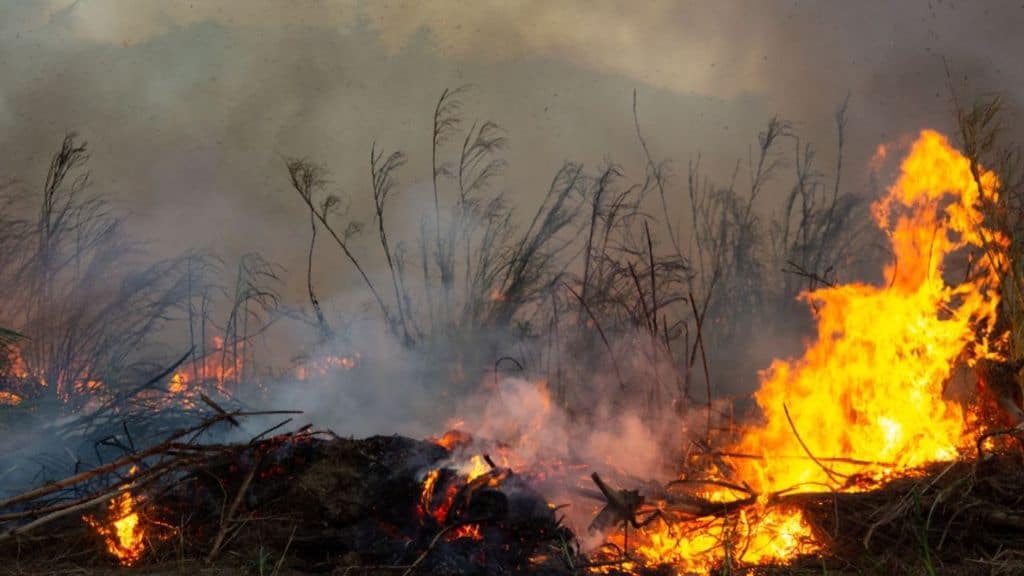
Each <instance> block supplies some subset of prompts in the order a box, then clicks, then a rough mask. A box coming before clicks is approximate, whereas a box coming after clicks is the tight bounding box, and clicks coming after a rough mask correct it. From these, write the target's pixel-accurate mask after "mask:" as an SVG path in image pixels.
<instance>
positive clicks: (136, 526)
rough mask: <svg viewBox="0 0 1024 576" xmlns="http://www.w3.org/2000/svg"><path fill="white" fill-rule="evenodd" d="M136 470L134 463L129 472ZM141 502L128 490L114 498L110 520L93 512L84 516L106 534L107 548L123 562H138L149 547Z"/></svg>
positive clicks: (103, 534)
mask: <svg viewBox="0 0 1024 576" xmlns="http://www.w3.org/2000/svg"><path fill="white" fill-rule="evenodd" d="M135 472H136V468H135V467H134V466H133V467H132V469H131V470H130V471H129V472H128V474H129V475H133V474H135ZM137 505H138V502H137V501H136V498H135V497H134V496H133V495H132V493H131V492H130V491H125V492H122V493H121V494H120V495H119V496H117V497H116V498H113V499H112V500H111V501H110V506H109V508H108V516H109V517H108V519H107V521H106V523H104V522H102V521H99V520H96V519H95V518H93V517H91V516H83V517H82V520H84V521H85V522H86V523H87V524H88V525H89V526H91V527H92V528H93V529H94V530H96V532H97V533H98V534H99V535H100V536H102V537H103V540H104V541H105V542H106V545H107V551H108V552H110V554H111V555H112V556H114V557H115V558H117V561H118V562H119V563H120V564H121V565H122V566H131V565H132V564H135V562H137V561H138V560H139V559H140V558H142V553H143V552H144V551H145V549H146V546H145V536H146V532H145V529H144V528H143V526H142V524H141V522H140V518H139V513H138V511H137V510H136V506H137Z"/></svg>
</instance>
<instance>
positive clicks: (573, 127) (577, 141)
mask: <svg viewBox="0 0 1024 576" xmlns="http://www.w3.org/2000/svg"><path fill="white" fill-rule="evenodd" d="M1021 30H1024V7H1022V4H1021V2H1019V1H1017V2H1012V3H1011V2H995V1H993V2H950V1H937V0H932V1H930V2H928V1H911V0H906V1H902V2H889V1H873V0H872V1H858V2H846V1H836V2H797V1H786V2H783V1H767V0H766V1H756V2H755V1H750V2H739V1H737V2H711V1H708V2H683V1H679V2H606V1H593V0H572V1H562V2H551V1H536V2H506V1H496V0H484V1H468V2H458V1H454V0H442V1H434V2H425V1H421V2H417V1H410V2H347V1H345V2H341V1H339V2H311V1H291V2H284V1H280V2H269V1H263V0H259V1H257V0H237V1H220V2H200V1H198V0H197V1H192V2H187V1H152V2H147V1H143V0H123V1H114V0H110V1H105V0H77V1H72V0H50V1H36V2H19V1H16V0H11V1H7V2H4V3H2V5H0V78H2V79H3V81H2V82H0V179H8V178H13V177H16V178H18V179H20V180H22V181H24V182H25V183H26V185H28V186H38V185H39V184H40V182H41V179H42V176H43V174H44V172H45V167H46V163H47V161H48V156H49V153H50V151H52V150H53V149H54V147H55V146H56V145H57V144H58V143H59V140H60V138H61V136H62V135H63V134H64V133H65V132H67V131H70V130H75V131H77V132H79V133H80V134H81V135H82V137H83V138H85V139H87V140H88V141H89V142H90V144H91V146H92V150H93V162H92V165H91V166H92V172H93V178H94V181H95V183H96V184H95V185H96V187H97V189H98V190H101V191H103V192H105V193H108V194H110V195H111V196H112V197H113V198H115V199H116V200H117V202H118V204H119V205H120V206H122V207H124V209H125V210H129V211H131V213H132V214H133V215H134V218H135V223H136V228H137V229H138V230H140V231H141V232H143V233H144V234H145V236H146V237H147V238H148V239H149V240H151V241H152V242H153V243H154V245H155V246H156V247H157V249H158V250H159V251H161V252H166V253H174V252H176V251H180V250H184V249H187V248H202V249H210V250H215V251H218V252H221V253H223V254H225V255H228V256H232V255H234V254H238V253H241V252H244V251H247V250H260V251H263V252H265V253H267V254H268V255H269V256H270V257H271V258H273V259H276V260H278V261H279V262H281V263H283V264H285V265H287V266H289V267H293V268H298V269H300V270H301V267H302V264H301V262H302V258H303V244H304V243H305V242H306V238H307V233H308V229H307V227H306V226H307V222H306V220H305V219H304V217H303V209H302V206H301V204H300V202H299V200H298V198H297V197H296V196H295V195H294V193H291V192H290V191H289V190H288V188H287V180H286V173H285V171H284V167H283V163H284V158H285V157H289V156H307V157H309V158H311V159H314V160H317V161H320V162H323V163H324V164H326V165H327V166H329V167H330V168H331V170H332V175H333V183H332V187H333V188H335V189H337V190H340V191H343V192H345V193H349V194H352V195H353V196H354V197H355V198H356V202H355V203H354V205H355V207H356V208H357V209H360V207H361V206H365V204H364V203H360V202H359V199H360V198H367V197H368V195H369V175H368V167H367V158H368V155H369V149H370V145H371V143H372V142H373V141H376V142H377V143H378V146H383V147H384V148H386V149H394V148H402V149H404V150H405V151H406V152H407V153H408V154H409V155H410V162H409V165H408V166H407V168H406V169H405V170H404V172H403V173H402V174H401V175H400V183H401V185H402V186H403V194H405V198H406V201H407V202H406V204H404V207H403V208H402V210H403V211H404V212H405V214H408V215H415V214H417V212H418V210H419V207H420V206H421V204H420V203H421V202H424V201H426V198H427V197H426V195H425V194H426V189H425V188H424V184H425V182H426V181H428V179H429V157H430V149H429V143H430V120H431V113H432V111H433V106H434V103H435V101H436V98H437V97H438V95H439V94H440V93H441V91H442V90H443V89H444V88H445V87H454V86H458V85H462V84H472V85H473V86H474V89H473V91H472V92H471V94H470V96H469V97H468V98H467V100H466V101H467V108H466V113H467V115H468V116H470V118H490V119H492V120H494V121H496V122H498V123H499V124H501V125H502V126H504V127H506V129H507V131H508V137H509V139H510V148H509V150H508V153H507V158H508V160H509V163H510V166H509V169H508V171H507V175H506V176H505V177H504V178H503V179H502V180H501V181H500V182H499V183H498V186H499V187H500V188H502V189H505V190H508V191H509V192H510V194H511V196H512V197H513V199H514V201H516V202H519V203H521V204H528V203H529V202H530V200H531V199H534V198H536V197H537V196H538V194H539V192H540V191H541V190H542V188H543V187H544V186H545V185H546V184H547V182H548V180H549V179H550V177H551V175H552V174H553V173H554V171H555V170H556V169H557V167H558V166H559V165H560V164H561V163H562V162H563V161H565V160H570V159H571V160H579V161H582V162H584V163H585V164H587V165H590V166H595V165H597V164H599V163H600V162H602V161H604V160H605V159H614V160H616V161H619V162H621V163H623V164H624V166H625V168H626V170H627V173H628V174H631V175H633V176H634V177H637V178H639V177H640V176H642V165H641V164H640V163H639V159H640V156H639V149H638V147H637V145H636V139H635V136H634V133H633V125H632V116H631V101H632V93H633V90H634V89H636V90H638V92H639V95H640V115H641V121H642V122H643V124H644V126H645V130H646V132H647V134H646V135H647V137H648V139H649V141H650V144H651V146H652V148H653V151H654V153H655V154H656V155H658V156H659V157H670V158H673V159H674V160H675V161H676V166H677V172H682V171H684V170H685V166H686V163H687V161H688V160H689V159H690V158H692V157H694V156H695V155H696V154H697V153H698V152H699V153H702V154H703V155H704V157H705V158H706V159H707V160H706V162H707V165H708V167H709V169H711V170H714V171H715V172H716V174H715V177H717V178H718V179H719V180H724V179H726V178H727V177H728V172H729V168H728V167H729V166H731V163H732V162H733V161H734V159H735V158H737V157H741V156H745V155H746V150H747V146H748V144H749V143H751V142H753V141H755V140H756V136H757V131H758V129H759V128H760V126H761V125H762V124H763V122H764V121H766V120H767V119H768V118H769V117H770V116H771V115H773V114H779V115H781V116H783V117H784V118H786V119H789V120H791V121H793V122H794V124H795V126H796V128H797V129H798V130H799V131H800V132H801V133H803V134H804V135H806V137H808V138H810V139H812V140H813V141H815V142H816V143H818V144H819V145H820V147H821V148H822V155H821V157H820V159H819V162H820V165H819V166H820V169H821V170H822V171H823V172H825V173H826V174H827V173H828V172H829V171H830V170H831V169H832V162H833V160H832V157H831V154H832V152H831V150H832V146H833V139H834V134H833V132H832V131H831V122H832V114H833V111H834V110H835V108H836V106H837V105H838V104H839V103H840V102H841V101H842V100H843V99H844V98H845V97H846V96H847V95H849V98H850V114H849V120H850V121H849V130H850V133H849V138H850V139H849V156H848V158H847V161H848V162H849V164H848V166H850V167H851V168H850V173H851V174H852V176H851V179H850V183H851V185H857V183H858V179H857V177H858V175H863V173H864V172H865V170H866V168H865V166H866V162H867V158H868V157H869V156H870V154H871V152H872V151H873V149H874V147H875V145H876V144H877V143H879V142H881V141H886V140H891V139H895V138H898V137H899V136H900V135H903V134H907V133H912V132H916V131H917V130H919V129H920V128H923V127H926V126H931V127H937V128H939V129H948V128H949V127H950V118H951V115H950V101H949V91H948V87H947V80H946V77H945V72H944V68H943V60H942V59H943V58H945V59H946V61H947V62H948V63H949V67H950V69H951V71H952V73H953V77H954V84H955V85H956V86H957V87H958V89H962V90H963V91H964V93H965V94H967V93H978V92H985V91H1000V92H1003V93H1004V95H1005V96H1006V98H1007V100H1008V102H1009V104H1010V107H1011V109H1013V110H1016V109H1017V108H1018V106H1019V104H1020V102H1021V98H1022V97H1024V67H1022V66H1021V65H1020V62H1019V61H1020V58H1021V54H1024V39H1022V38H1024V36H1022V35H1021ZM524 209H526V210H529V209H530V207H524ZM365 216H366V217H368V216H369V215H368V214H366V215H365ZM363 249H365V250H366V251H371V250H373V247H372V246H371V245H369V244H368V243H367V245H366V246H365V247H364V248H363ZM337 262H338V264H339V266H340V265H341V260H338V261H337Z"/></svg>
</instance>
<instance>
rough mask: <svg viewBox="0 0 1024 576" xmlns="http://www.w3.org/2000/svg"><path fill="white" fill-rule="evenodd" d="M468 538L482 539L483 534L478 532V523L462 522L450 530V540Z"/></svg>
mask: <svg viewBox="0 0 1024 576" xmlns="http://www.w3.org/2000/svg"><path fill="white" fill-rule="evenodd" d="M460 538H468V539H470V540H483V539H484V535H483V534H481V533H480V525H479V524H464V525H462V526H459V527H458V528H456V529H455V530H454V531H452V537H451V540H458V539H460Z"/></svg>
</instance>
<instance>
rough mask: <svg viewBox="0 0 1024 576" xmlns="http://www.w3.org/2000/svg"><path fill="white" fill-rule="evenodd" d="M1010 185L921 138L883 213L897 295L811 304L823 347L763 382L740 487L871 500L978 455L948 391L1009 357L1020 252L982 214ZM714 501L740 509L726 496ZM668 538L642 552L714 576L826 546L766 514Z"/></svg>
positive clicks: (889, 287)
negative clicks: (896, 477) (1011, 269)
mask: <svg viewBox="0 0 1024 576" xmlns="http://www.w3.org/2000/svg"><path fill="white" fill-rule="evenodd" d="M881 150H882V152H881V153H882V154H884V148H883V149H881ZM979 184H980V186H979ZM998 184H999V183H998V180H997V178H996V176H995V174H994V173H992V172H990V171H984V170H982V171H980V173H979V174H978V176H977V178H975V175H974V174H973V173H972V170H971V164H970V161H969V160H968V159H967V158H965V157H964V156H963V155H961V154H960V153H959V152H957V151H956V150H955V149H953V148H952V147H951V146H950V144H949V142H948V141H947V140H946V138H945V137H943V136H942V135H940V134H938V133H936V132H933V131H928V130H926V131H923V132H921V134H920V135H919V137H918V139H917V141H916V142H915V143H914V144H913V146H912V147H911V149H910V153H909V155H908V156H907V157H906V158H905V159H904V161H903V163H902V165H901V167H900V176H899V178H898V180H897V181H896V183H895V184H894V185H893V186H891V187H890V188H889V189H888V194H887V196H886V197H884V198H882V199H881V200H879V201H878V202H876V203H875V204H874V205H873V206H872V213H873V215H874V217H875V220H876V222H877V223H878V225H879V226H880V227H881V228H882V230H884V231H885V232H886V234H887V235H888V237H889V240H890V244H891V247H892V253H893V256H894V258H893V261H892V263H891V264H889V265H888V266H887V267H886V269H885V278H886V282H885V284H884V285H883V286H870V285H866V284H847V285H841V286H835V287H828V288H821V289H818V290H815V291H812V292H809V293H806V294H803V295H802V296H801V297H802V299H804V300H806V301H808V302H810V303H812V304H813V305H814V310H815V315H816V317H817V322H818V338H817V341H815V342H813V343H811V344H810V345H809V346H808V347H807V349H806V351H805V353H804V355H803V356H802V357H801V358H797V359H792V360H776V361H774V362H773V363H772V365H771V366H770V367H769V368H768V369H767V370H765V371H764V372H762V374H761V380H762V382H761V387H760V389H759V391H758V392H757V393H756V394H755V398H756V400H757V403H758V405H759V406H760V408H761V411H762V413H763V415H764V423H763V424H761V425H759V426H757V427H754V428H752V429H750V430H748V431H747V432H746V433H745V434H744V435H743V436H742V438H741V439H740V440H739V441H738V442H737V444H736V445H735V446H733V447H731V448H730V449H729V452H731V453H742V454H745V455H748V456H753V458H730V459H728V460H729V464H730V465H732V466H733V469H734V471H735V473H734V474H733V475H732V477H731V480H732V481H733V482H734V483H737V484H739V483H742V484H746V485H747V486H749V487H750V488H751V489H753V490H754V491H755V492H757V493H759V494H763V495H767V494H771V493H773V492H778V491H782V490H787V491H790V492H806V491H821V490H823V489H825V490H827V489H836V490H862V489H866V488H868V487H869V486H870V480H874V481H881V480H884V479H886V478H887V477H889V476H891V475H893V474H895V473H898V472H902V473H907V472H908V471H910V470H911V469H913V468H916V467H920V466H922V465H924V464H927V463H930V462H934V461H943V460H950V459H954V458H956V457H957V456H958V454H959V450H960V449H961V448H964V447H966V446H968V445H969V444H970V436H971V431H972V417H971V414H968V413H966V412H965V410H964V409H963V408H962V407H961V406H960V405H959V404H957V403H955V402H953V401H950V400H947V399H945V398H944V397H943V389H944V385H945V383H946V382H947V381H948V380H949V378H950V376H951V374H952V372H953V369H954V367H955V366H956V364H957V363H958V362H960V361H964V362H966V363H967V364H969V365H970V364H973V363H974V362H975V361H977V360H978V359H980V358H997V357H998V354H997V352H996V348H998V345H999V344H1000V342H999V341H998V340H995V341H994V339H998V338H1002V337H1004V335H1002V334H997V333H996V330H995V321H996V310H997V307H998V304H999V296H998V290H999V281H1000V277H1001V275H1002V274H1003V273H1004V272H1005V270H1006V269H1007V262H1006V256H1005V251H1006V248H1007V246H1008V242H1007V240H1006V238H1005V237H1003V236H1002V235H1001V234H999V233H998V232H996V231H994V230H990V229H988V228H986V227H985V225H984V216H983V214H982V205H983V203H985V202H992V201H995V200H997V187H998ZM964 249H975V250H980V251H983V252H984V257H983V258H979V259H977V260H976V261H974V262H973V269H972V270H971V273H970V274H969V275H968V276H967V279H966V280H965V281H963V282H961V283H959V284H949V283H947V281H946V280H945V279H944V278H943V271H944V269H945V268H944V266H945V265H946V264H947V262H946V261H947V258H948V257H949V256H950V255H952V254H954V253H956V252H957V251H961V250H964ZM703 496H704V497H705V498H707V499H709V500H712V501H730V500H734V499H736V498H737V497H738V496H736V495H733V494H731V493H730V491H729V490H728V489H725V488H722V489H718V488H713V489H712V490H711V491H710V492H709V493H707V494H703ZM761 500H762V501H766V500H767V498H764V497H762V499H761ZM656 526H657V527H653V528H650V529H648V530H646V531H645V532H644V533H642V534H641V538H640V542H638V544H637V545H636V550H635V551H636V553H637V554H638V555H639V557H641V558H643V559H645V560H646V561H648V562H650V563H653V564H658V563H671V564H674V565H676V566H677V567H680V568H682V569H683V570H684V571H701V572H706V571H710V570H711V569H713V568H714V567H715V566H716V565H718V564H720V563H721V562H722V561H723V560H724V558H725V557H726V554H728V555H729V556H730V557H731V558H733V559H734V560H737V561H739V562H744V563H762V562H767V561H775V562H786V561H788V560H791V559H792V558H793V557H794V556H795V555H798V554H807V553H812V552H815V551H816V550H818V549H819V548H820V547H821V545H820V544H819V543H818V542H817V541H816V539H815V537H814V534H813V531H812V529H811V527H810V525H809V523H808V522H807V521H806V519H805V518H804V517H803V514H802V513H801V512H800V511H799V510H795V509H794V510H783V509H780V508H778V507H774V508H773V507H770V506H768V505H767V503H766V502H765V503H759V504H757V505H755V506H752V507H748V508H746V509H744V510H743V511H741V512H740V514H739V515H738V518H718V519H713V520H707V519H700V520H693V521H688V522H684V523H677V524H675V525H666V524H665V523H659V524H657V525H656ZM731 532H733V533H737V534H738V535H740V536H742V537H743V541H745V542H746V543H747V544H746V545H745V546H744V547H743V549H742V551H735V550H733V551H730V549H729V546H727V545H723V543H726V542H728V538H727V536H728V534H729V533H731ZM613 540H614V538H613Z"/></svg>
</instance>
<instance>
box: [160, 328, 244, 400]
mask: <svg viewBox="0 0 1024 576" xmlns="http://www.w3.org/2000/svg"><path fill="white" fill-rule="evenodd" d="M243 346H244V343H243V342H239V343H238V344H237V350H234V349H225V347H224V339H223V338H221V337H220V336H214V338H213V344H212V348H211V349H210V350H208V351H207V353H206V355H205V356H203V357H202V358H198V359H196V360H195V361H190V362H187V363H185V364H184V365H183V366H182V369H181V370H178V371H177V372H175V373H174V374H172V375H171V378H170V380H169V381H168V384H167V391H168V392H170V394H171V395H172V396H174V397H175V398H177V399H178V401H179V402H180V403H181V404H182V405H183V406H184V407H186V408H191V407H194V406H195V405H196V403H197V400H198V399H199V394H200V393H201V392H203V391H204V390H206V389H210V388H212V389H214V390H216V391H217V392H219V393H220V394H222V395H227V394H228V389H229V387H230V386H231V385H233V384H237V383H238V381H239V379H240V378H241V377H242V368H243V360H242V358H243V356H244V355H245V354H244V352H243V350H242V348H243Z"/></svg>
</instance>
